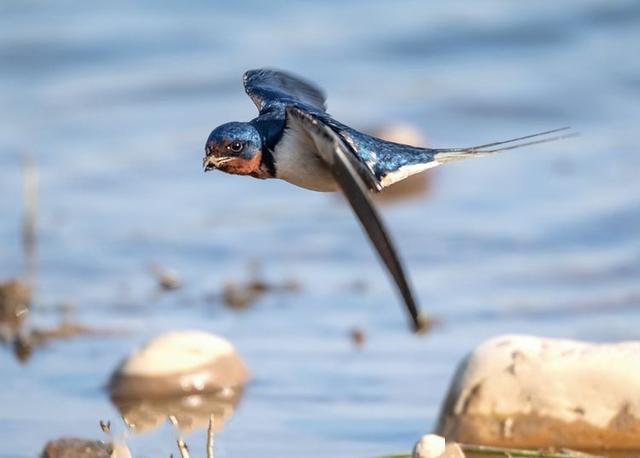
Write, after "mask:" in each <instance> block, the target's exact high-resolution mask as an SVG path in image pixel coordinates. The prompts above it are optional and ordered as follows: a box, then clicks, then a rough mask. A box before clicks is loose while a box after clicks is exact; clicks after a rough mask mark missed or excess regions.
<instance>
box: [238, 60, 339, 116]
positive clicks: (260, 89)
mask: <svg viewBox="0 0 640 458" xmlns="http://www.w3.org/2000/svg"><path fill="white" fill-rule="evenodd" d="M242 81H243V83H244V90H245V91H246V92H247V94H248V95H249V97H251V100H253V103H255V104H256V106H257V107H258V111H260V113H262V112H264V111H266V110H268V109H269V108H272V107H273V106H280V107H284V106H286V105H290V104H295V105H300V106H304V107H306V108H309V109H310V110H311V111H314V110H319V111H325V110H326V109H327V107H326V105H325V101H326V97H325V95H324V93H323V92H322V91H321V90H320V89H318V88H317V87H316V86H314V85H313V84H311V83H308V82H307V81H305V80H303V79H301V78H298V77H297V76H293V75H290V74H289V73H285V72H282V71H279V70H271V69H264V68H262V69H258V70H249V71H248V72H246V73H245V74H244V76H243V78H242Z"/></svg>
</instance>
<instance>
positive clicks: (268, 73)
mask: <svg viewBox="0 0 640 458" xmlns="http://www.w3.org/2000/svg"><path fill="white" fill-rule="evenodd" d="M243 83H244V88H245V91H246V93H247V94H248V95H249V97H250V98H251V99H252V100H253V102H254V103H255V105H256V107H257V108H258V111H259V115H258V117H256V118H254V119H252V120H251V121H249V122H229V123H226V124H223V125H221V126H219V127H217V128H215V129H214V130H213V131H212V132H211V134H210V135H209V138H208V139H207V143H206V145H205V157H204V160H203V167H204V170H205V171H209V170H214V169H217V170H221V171H223V172H227V173H231V174H235V175H249V176H252V177H255V178H262V179H265V178H280V179H282V180H285V181H288V182H289V183H292V184H294V185H297V186H300V187H302V188H306V189H311V190H313V191H342V193H343V194H344V196H345V198H346V200H347V201H348V202H349V204H350V205H351V207H352V208H353V211H354V213H355V214H356V216H357V217H358V219H359V220H360V223H361V224H362V227H363V229H364V230H365V232H366V233H367V234H368V236H369V238H370V240H371V242H372V243H373V246H374V248H375V249H376V251H377V252H378V255H379V256H380V258H381V259H382V261H383V262H384V264H385V265H386V267H387V269H388V271H389V273H390V274H391V277H392V278H393V280H394V281H395V283H396V286H397V288H398V290H399V292H400V294H401V296H402V299H403V301H404V303H405V306H406V308H407V311H408V313H409V316H410V318H411V323H412V326H413V329H414V330H415V331H420V330H423V329H424V328H425V326H426V320H425V319H424V318H423V316H422V315H421V314H420V313H419V311H418V305H417V303H416V301H415V299H414V295H413V293H412V290H411V287H410V286H409V282H408V280H407V277H406V275H405V273H404V269H403V267H402V264H401V262H400V259H399V257H398V255H397V253H396V250H395V248H394V245H393V243H392V241H391V239H390V237H389V236H388V235H387V231H386V229H385V227H384V225H383V223H382V220H381V219H380V217H379V215H378V213H377V211H376V210H375V208H374V206H373V204H372V202H371V200H370V197H369V195H368V193H369V191H375V192H377V191H382V190H383V189H384V188H386V187H387V186H390V185H392V184H393V183H396V182H398V181H400V180H403V179H405V178H407V177H408V176H410V175H413V174H416V173H419V172H422V171H424V170H427V169H429V168H432V167H435V166H438V165H440V164H444V163H447V162H452V161H457V160H461V159H468V158H473V157H478V156H486V155H491V154H494V153H498V152H500V151H505V150H509V149H514V148H521V147H523V146H528V145H533V144H537V143H544V142H549V141H553V140H558V139H560V138H564V137H567V136H568V135H567V133H566V131H567V129H568V128H567V127H563V128H561V129H554V130H549V131H546V132H540V133H536V134H532V135H526V136H524V137H518V138H513V139H510V140H505V141H499V142H493V143H487V144H484V145H478V146H472V147H468V148H447V149H432V148H419V147H415V146H409V145H403V144H399V143H393V142H388V141H384V140H381V139H379V138H376V137H372V136H370V135H366V134H364V133H362V132H359V131H357V130H355V129H353V128H351V127H349V126H346V125H344V124H341V123H340V122H338V121H336V120H335V119H334V118H332V117H331V116H330V115H329V114H328V113H327V111H326V103H325V101H326V97H325V95H324V93H323V92H322V90H320V89H318V88H317V87H316V86H315V85H313V84H311V83H309V82H307V81H305V80H303V79H301V78H299V77H297V76H293V75H291V74H289V73H285V72H282V71H278V70H272V69H259V70H249V71H248V72H246V73H245V74H244V76H243Z"/></svg>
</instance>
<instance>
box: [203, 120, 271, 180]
mask: <svg viewBox="0 0 640 458" xmlns="http://www.w3.org/2000/svg"><path fill="white" fill-rule="evenodd" d="M204 153H205V155H204V160H203V161H202V166H203V167H204V171H205V172H208V171H209V170H214V169H218V170H221V171H223V172H227V173H233V174H235V175H253V176H260V174H261V172H260V165H261V161H262V140H261V138H260V134H259V132H258V131H257V130H256V128H255V127H253V126H252V125H251V124H249V123H246V122H229V123H227V124H223V125H221V126H219V127H216V128H215V129H214V130H213V131H212V132H211V134H210V135H209V138H208V139H207V144H206V145H205V147H204Z"/></svg>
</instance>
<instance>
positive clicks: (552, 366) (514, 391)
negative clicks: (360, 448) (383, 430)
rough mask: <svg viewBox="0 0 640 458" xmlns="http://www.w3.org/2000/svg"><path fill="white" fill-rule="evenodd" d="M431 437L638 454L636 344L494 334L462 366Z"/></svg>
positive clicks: (639, 349) (639, 358) (639, 364)
mask: <svg viewBox="0 0 640 458" xmlns="http://www.w3.org/2000/svg"><path fill="white" fill-rule="evenodd" d="M437 432H438V434H441V435H443V436H445V437H446V438H447V440H453V441H458V442H467V443H479V444H487V445H498V446H514V447H548V446H557V447H568V448H582V449H585V448H590V449H601V448H609V449H638V448H640V342H625V343H618V344H590V343H584V342H577V341H571V340H559V339H546V338H540V337H532V336H521V335H514V336H501V337H496V338H494V339H491V340H489V341H487V342H485V343H483V344H482V345H480V346H479V347H477V348H476V349H475V350H474V351H473V352H472V353H471V354H470V355H469V356H468V357H467V358H466V359H465V360H464V361H463V362H462V364H461V366H460V367H459V368H458V371H457V373H456V375H455V378H454V380H453V383H452V386H451V387H450V390H449V393H448V395H447V398H446V400H445V402H444V405H443V408H442V411H441V413H440V419H439V424H438V428H437Z"/></svg>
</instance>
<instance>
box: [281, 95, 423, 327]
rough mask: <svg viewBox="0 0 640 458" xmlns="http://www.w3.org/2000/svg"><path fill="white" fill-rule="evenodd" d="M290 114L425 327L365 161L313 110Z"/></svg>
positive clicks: (418, 323)
mask: <svg viewBox="0 0 640 458" xmlns="http://www.w3.org/2000/svg"><path fill="white" fill-rule="evenodd" d="M286 114H287V124H289V125H293V126H295V127H296V130H298V131H302V132H305V133H306V134H307V135H308V137H309V142H308V143H309V144H311V145H313V146H314V147H315V150H316V151H315V152H316V154H317V155H318V156H319V157H320V158H321V159H322V160H323V162H324V163H326V165H327V167H328V168H329V170H330V171H331V173H332V175H333V177H334V179H335V181H336V183H337V184H338V186H339V187H340V189H341V190H342V192H343V194H344V196H345V197H346V199H347V201H348V202H349V204H350V205H351V207H352V208H353V211H354V213H355V214H356V216H357V217H358V219H359V220H360V223H361V224H362V227H363V228H364V230H365V231H366V233H367V235H368V236H369V239H370V240H371V242H372V243H373V246H374V247H375V249H376V251H377V252H378V254H379V255H380V258H381V259H382V261H383V262H384V263H385V265H386V267H387V270H388V271H389V273H390V274H391V276H392V277H393V279H394V281H395V283H396V286H397V287H398V290H399V291H400V294H401V295H402V298H403V300H404V303H405V306H406V308H407V311H408V313H409V315H410V317H411V320H412V325H413V328H414V330H415V331H421V330H424V329H425V325H426V322H425V320H424V319H423V317H421V315H420V313H419V311H418V305H417V304H416V301H415V299H414V297H413V293H412V291H411V288H410V286H409V282H408V281H407V278H406V276H405V273H404V269H403V267H402V264H401V262H400V259H399V258H398V255H397V253H396V250H395V248H394V246H393V243H392V242H391V239H390V238H389V236H388V235H387V231H386V229H385V227H384V225H383V224H382V221H381V219H380V217H379V216H378V213H377V212H376V210H375V208H374V207H373V204H372V202H371V200H370V199H369V196H368V191H367V186H366V184H365V182H364V180H363V178H362V175H361V173H363V172H362V171H361V167H362V164H361V162H360V161H359V159H358V158H356V157H355V156H354V155H353V153H351V152H350V151H349V150H348V147H347V146H346V145H345V144H344V142H343V141H342V139H341V138H340V137H339V136H338V135H337V134H336V133H335V132H334V131H333V130H332V129H331V128H330V127H328V126H327V125H326V124H324V123H323V122H322V121H321V120H320V119H318V118H317V117H316V116H314V115H313V114H311V113H308V112H306V111H304V110H302V109H300V108H299V107H292V106H290V107H287V111H286Z"/></svg>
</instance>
